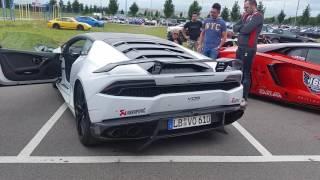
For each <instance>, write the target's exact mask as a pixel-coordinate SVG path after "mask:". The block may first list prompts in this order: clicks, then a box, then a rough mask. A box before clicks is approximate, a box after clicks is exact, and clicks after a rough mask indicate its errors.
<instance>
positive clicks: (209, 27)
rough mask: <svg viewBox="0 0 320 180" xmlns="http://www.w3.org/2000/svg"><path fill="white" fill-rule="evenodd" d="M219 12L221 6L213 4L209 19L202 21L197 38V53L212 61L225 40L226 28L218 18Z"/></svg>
mask: <svg viewBox="0 0 320 180" xmlns="http://www.w3.org/2000/svg"><path fill="white" fill-rule="evenodd" d="M220 11H221V5H220V4H219V3H214V4H213V6H212V8H211V11H210V16H211V17H210V18H207V19H206V20H204V22H203V25H202V32H201V34H200V38H199V47H198V52H200V53H201V52H202V54H204V55H205V56H207V57H211V58H212V59H216V58H217V57H218V53H219V49H220V48H221V47H222V46H223V44H224V43H225V42H226V40H227V32H226V31H227V26H226V23H225V21H224V20H223V19H222V18H221V17H219V15H220Z"/></svg>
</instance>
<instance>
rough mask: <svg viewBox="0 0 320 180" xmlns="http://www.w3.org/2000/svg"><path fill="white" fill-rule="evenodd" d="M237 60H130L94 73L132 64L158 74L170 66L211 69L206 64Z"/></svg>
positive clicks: (111, 64) (107, 66)
mask: <svg viewBox="0 0 320 180" xmlns="http://www.w3.org/2000/svg"><path fill="white" fill-rule="evenodd" d="M234 60H236V59H230V58H220V59H217V60H212V59H187V60H185V59H183V60H159V59H135V60H128V61H122V62H118V63H110V64H108V65H106V66H104V67H102V68H99V69H98V70H96V71H94V72H93V73H103V72H109V71H111V70H112V69H114V68H116V67H118V66H123V65H130V64H144V65H145V66H147V67H148V66H149V68H151V67H152V66H153V67H154V71H156V72H158V71H161V67H163V66H164V65H168V64H180V65H181V64H185V65H187V64H192V65H197V66H199V67H202V68H207V69H210V68H211V67H210V66H209V65H207V64H205V62H217V63H219V62H221V63H226V62H231V61H234Z"/></svg>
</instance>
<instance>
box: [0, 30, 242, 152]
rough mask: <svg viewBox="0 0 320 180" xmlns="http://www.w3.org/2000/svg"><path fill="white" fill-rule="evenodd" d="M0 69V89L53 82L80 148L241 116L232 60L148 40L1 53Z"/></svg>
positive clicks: (130, 37)
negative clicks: (67, 110) (64, 104)
mask: <svg viewBox="0 0 320 180" xmlns="http://www.w3.org/2000/svg"><path fill="white" fill-rule="evenodd" d="M0 64H1V69H0V85H1V86H10V85H14V86H16V85H22V84H33V83H34V84H39V83H47V82H53V81H55V86H56V87H57V88H58V90H59V91H60V93H61V94H62V97H63V98H64V100H65V103H66V104H67V106H68V107H69V109H70V110H71V112H72V113H73V115H74V116H75V119H76V121H75V122H76V129H77V131H78V135H79V139H80V141H81V143H82V144H83V145H85V146H90V145H93V144H95V143H96V141H97V140H124V139H126V140H137V139H149V140H156V139H160V138H168V137H174V136H181V135H188V134H194V133H200V132H205V131H211V130H214V129H217V128H220V129H221V128H223V127H224V126H225V125H228V124H231V123H233V122H235V121H237V120H238V119H239V118H241V116H242V115H243V113H244V111H245V107H244V106H241V104H242V103H241V101H242V95H243V87H242V85H241V77H242V72H241V71H240V68H241V65H239V60H236V59H218V60H212V59H209V58H207V57H205V56H203V55H201V54H198V53H196V52H193V51H191V50H189V49H187V48H184V47H182V46H179V45H176V44H175V43H173V42H170V41H167V40H164V39H161V38H158V37H153V36H148V35H139V34H122V33H86V34H80V35H77V36H75V37H73V38H71V39H70V40H69V41H67V42H66V43H64V45H63V46H62V47H59V48H57V49H55V50H54V51H53V52H52V53H48V52H26V51H17V50H9V49H0ZM150 137H151V138H150Z"/></svg>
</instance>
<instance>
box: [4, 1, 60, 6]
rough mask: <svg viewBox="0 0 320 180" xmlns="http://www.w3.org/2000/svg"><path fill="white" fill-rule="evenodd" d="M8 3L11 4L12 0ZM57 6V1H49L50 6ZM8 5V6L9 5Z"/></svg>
mask: <svg viewBox="0 0 320 180" xmlns="http://www.w3.org/2000/svg"><path fill="white" fill-rule="evenodd" d="M8 2H10V0H8ZM56 4H57V1H56V0H50V1H49V5H51V6H53V5H56ZM7 5H8V4H7Z"/></svg>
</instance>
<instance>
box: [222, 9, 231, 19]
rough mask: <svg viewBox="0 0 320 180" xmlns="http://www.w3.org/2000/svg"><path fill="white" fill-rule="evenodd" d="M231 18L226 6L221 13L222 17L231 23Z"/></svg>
mask: <svg viewBox="0 0 320 180" xmlns="http://www.w3.org/2000/svg"><path fill="white" fill-rule="evenodd" d="M229 16H230V13H229V9H228V8H227V6H225V7H224V8H223V10H222V12H221V17H222V19H223V20H225V21H229Z"/></svg>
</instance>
